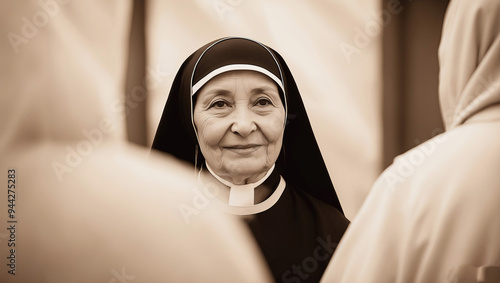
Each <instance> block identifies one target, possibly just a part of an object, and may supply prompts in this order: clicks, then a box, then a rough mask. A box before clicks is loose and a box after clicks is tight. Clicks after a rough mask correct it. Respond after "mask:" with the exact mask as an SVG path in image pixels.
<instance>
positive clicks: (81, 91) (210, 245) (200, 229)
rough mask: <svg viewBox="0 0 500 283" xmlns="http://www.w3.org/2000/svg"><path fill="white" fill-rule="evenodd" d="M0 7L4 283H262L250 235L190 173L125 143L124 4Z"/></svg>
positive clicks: (0, 252) (264, 275) (263, 273)
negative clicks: (198, 190) (202, 192)
mask: <svg viewBox="0 0 500 283" xmlns="http://www.w3.org/2000/svg"><path fill="white" fill-rule="evenodd" d="M0 10H1V11H2V12H3V14H2V25H0V33H1V34H2V35H4V37H3V40H2V41H1V43H0V44H1V50H0V51H1V52H0V60H1V62H2V64H1V67H0V68H1V69H0V70H1V72H2V73H1V76H0V80H1V86H2V87H1V89H0V91H1V95H0V107H1V111H0V133H1V136H0V183H1V189H0V257H1V258H2V261H1V262H2V265H1V267H0V282H23V283H24V282H111V283H112V282H116V283H118V282H121V283H124V282H262V281H264V282H268V281H269V278H270V277H269V275H268V272H267V270H266V268H265V267H264V266H265V265H264V264H263V258H262V257H261V255H260V253H258V252H257V250H258V249H257V248H256V244H255V243H254V241H253V239H252V237H251V236H250V235H249V233H248V231H247V230H246V227H245V226H244V225H242V223H240V222H239V221H237V220H236V219H233V218H232V217H230V216H228V215H221V214H219V213H217V212H215V211H214V210H212V209H211V208H210V206H209V205H207V204H206V203H204V202H200V199H202V198H200V197H199V195H196V194H195V193H194V188H195V184H196V181H195V180H192V179H193V178H194V176H193V174H192V170H191V169H188V168H185V167H184V166H182V165H180V164H178V163H177V162H176V161H173V160H172V159H170V158H168V157H166V156H159V155H156V154H154V153H153V154H151V156H150V157H149V158H147V157H146V156H147V153H148V151H147V150H145V149H139V148H135V147H133V146H131V145H127V144H126V143H125V141H124V126H123V125H124V117H125V115H126V113H125V112H124V111H123V106H121V105H123V101H121V102H120V101H119V99H118V98H119V97H120V96H121V95H123V94H122V93H121V87H122V86H124V82H123V77H124V75H125V72H124V67H125V62H126V53H127V40H128V33H129V28H130V15H131V1H123V0H115V1H98V0H93V1H90V0H89V1H87V0H86V1H62V0H58V1H50V0H48V1H21V2H13V1H2V2H1V4H0ZM5 35H9V36H10V38H11V39H12V40H13V41H11V39H7V40H5V39H6V37H5ZM11 169H12V170H15V172H14V171H11V172H9V171H8V170H11ZM9 174H10V176H9ZM9 179H10V180H15V185H16V186H15V188H11V192H8V188H7V185H8V180H9ZM11 184H13V183H12V182H11ZM12 191H13V192H12ZM14 192H15V193H14ZM8 194H10V195H14V194H15V207H14V212H13V211H10V212H9V211H8V206H7V205H8V204H9V203H8V199H12V197H8V196H7V195H8ZM182 205H185V207H191V210H190V211H191V212H193V211H196V213H194V212H193V214H192V215H191V217H190V219H189V223H187V222H186V221H185V220H186V219H185V218H184V217H183V215H182V213H181V212H180V210H179V208H180V207H181V206H182ZM9 214H12V215H13V218H10V217H9ZM7 221H17V222H12V223H8V222H7ZM10 225H15V227H12V228H13V229H10V230H8V229H7V228H9V227H11V226H10ZM13 240H15V246H8V244H11V243H13ZM9 241H10V242H9ZM10 249H15V252H12V253H11V251H10ZM11 254H13V256H15V275H11V274H9V273H8V271H9V270H10V269H11V267H12V268H13V267H14V266H7V265H6V263H8V262H9V263H10V261H11V259H10V258H9V259H7V257H10V256H11Z"/></svg>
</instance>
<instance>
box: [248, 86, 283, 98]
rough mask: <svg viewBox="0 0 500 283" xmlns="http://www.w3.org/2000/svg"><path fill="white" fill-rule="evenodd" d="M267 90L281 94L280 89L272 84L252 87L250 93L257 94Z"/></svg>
mask: <svg viewBox="0 0 500 283" xmlns="http://www.w3.org/2000/svg"><path fill="white" fill-rule="evenodd" d="M267 92H272V93H273V94H277V95H278V96H279V91H278V89H277V88H273V87H270V86H261V87H256V88H254V89H252V91H251V92H250V93H251V94H253V95H255V94H260V93H267Z"/></svg>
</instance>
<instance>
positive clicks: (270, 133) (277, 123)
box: [259, 118, 284, 143]
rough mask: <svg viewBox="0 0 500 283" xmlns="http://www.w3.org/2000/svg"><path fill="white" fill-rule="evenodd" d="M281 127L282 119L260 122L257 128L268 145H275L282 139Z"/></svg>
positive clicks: (282, 124)
mask: <svg viewBox="0 0 500 283" xmlns="http://www.w3.org/2000/svg"><path fill="white" fill-rule="evenodd" d="M283 127H284V121H283V119H278V118H270V119H267V120H263V121H261V126H260V127H259V128H260V129H261V130H262V133H263V134H264V136H265V137H266V139H267V141H268V142H269V143H277V142H279V141H280V140H281V139H282V138H283Z"/></svg>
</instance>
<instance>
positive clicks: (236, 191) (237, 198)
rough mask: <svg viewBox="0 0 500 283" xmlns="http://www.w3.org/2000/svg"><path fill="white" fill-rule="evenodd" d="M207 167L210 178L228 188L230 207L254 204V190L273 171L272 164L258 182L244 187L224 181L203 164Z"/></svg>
mask: <svg viewBox="0 0 500 283" xmlns="http://www.w3.org/2000/svg"><path fill="white" fill-rule="evenodd" d="M205 165H206V166H207V169H208V171H209V172H210V174H212V176H214V178H215V179H217V181H219V182H221V183H222V184H224V185H226V186H228V187H229V205H230V206H250V205H254V204H255V193H254V191H255V188H257V187H258V186H260V185H261V184H262V183H264V181H265V180H267V178H269V176H270V175H271V173H272V172H273V170H274V166H275V165H274V164H273V166H272V167H271V169H269V170H268V171H267V173H266V175H265V176H264V177H262V178H261V179H260V180H258V181H257V182H255V183H250V184H245V185H235V184H233V183H231V182H229V181H227V180H224V179H223V178H221V177H220V176H218V175H217V174H215V172H214V171H213V170H212V168H210V166H209V165H208V163H205Z"/></svg>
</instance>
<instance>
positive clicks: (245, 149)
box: [223, 144, 262, 154]
mask: <svg viewBox="0 0 500 283" xmlns="http://www.w3.org/2000/svg"><path fill="white" fill-rule="evenodd" d="M261 146H262V145H260V144H245V145H233V146H224V147H223V148H224V149H227V150H230V151H232V152H235V153H239V154H249V153H252V152H254V151H256V150H257V149H259V148H260V147H261Z"/></svg>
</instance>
